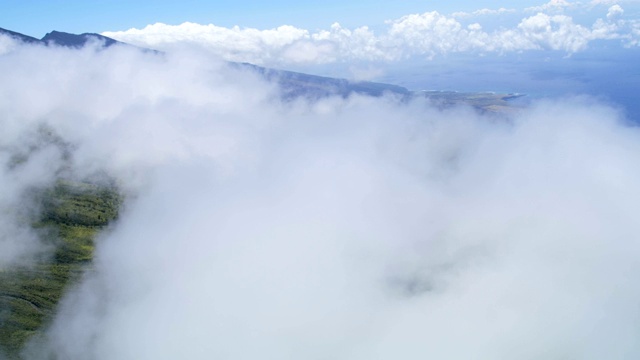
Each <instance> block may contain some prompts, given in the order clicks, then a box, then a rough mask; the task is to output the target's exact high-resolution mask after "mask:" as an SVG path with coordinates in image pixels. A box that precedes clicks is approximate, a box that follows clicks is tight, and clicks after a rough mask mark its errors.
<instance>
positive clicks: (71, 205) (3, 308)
mask: <svg viewBox="0 0 640 360" xmlns="http://www.w3.org/2000/svg"><path fill="white" fill-rule="evenodd" d="M37 199H38V202H40V203H41V204H42V205H43V206H42V212H41V215H40V218H39V219H38V220H37V221H36V222H34V224H33V226H34V228H36V229H37V230H38V231H39V232H40V233H41V234H42V236H43V237H44V240H45V242H47V243H49V244H50V245H52V246H53V247H54V249H55V250H54V252H53V255H52V256H50V257H49V258H48V259H45V260H41V261H39V262H38V263H36V264H32V265H31V266H29V267H25V268H18V269H10V270H4V271H2V270H0V349H1V352H2V353H5V354H7V355H8V356H9V357H12V358H18V355H17V354H18V353H19V350H20V349H21V348H22V346H23V345H24V344H25V343H26V341H28V340H29V338H31V337H32V336H33V335H35V334H38V333H39V332H40V331H42V329H43V328H44V327H45V325H46V323H47V322H48V321H49V320H50V319H51V317H52V315H53V313H54V311H55V307H56V305H57V304H58V302H59V300H60V298H61V297H62V295H63V294H64V291H65V288H67V286H69V285H70V284H71V283H73V281H74V280H76V279H78V277H79V276H80V275H81V274H82V272H83V271H84V269H86V267H87V265H89V264H90V262H91V259H92V257H93V248H94V244H93V239H94V238H95V236H96V234H97V233H98V232H99V231H100V230H101V229H102V228H103V227H104V226H106V225H107V224H108V222H109V221H111V220H113V219H115V217H116V216H117V212H118V207H119V205H120V202H121V199H120V196H119V195H118V193H117V191H116V190H115V189H113V188H110V187H99V186H96V185H91V184H85V183H71V182H64V181H60V182H58V184H57V185H56V186H55V187H54V188H53V189H48V190H45V191H42V192H41V193H40V194H38V195H37ZM0 356H1V355H0Z"/></svg>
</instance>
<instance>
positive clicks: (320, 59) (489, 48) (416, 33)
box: [104, 1, 637, 67]
mask: <svg viewBox="0 0 640 360" xmlns="http://www.w3.org/2000/svg"><path fill="white" fill-rule="evenodd" d="M578 5H579V3H576V2H567V1H552V2H550V3H547V4H545V5H543V6H542V8H541V9H537V10H535V11H539V12H538V13H537V14H535V15H531V16H528V17H525V18H523V19H522V20H521V21H520V22H519V23H518V24H517V26H515V27H511V28H498V29H496V30H492V31H487V30H484V28H485V26H483V23H482V22H479V21H476V22H474V23H472V24H464V23H463V22H461V20H458V18H464V16H462V15H461V14H457V15H455V14H454V16H446V15H443V14H440V13H438V12H426V13H423V14H410V15H406V16H403V17H401V18H398V19H395V20H391V21H388V22H387V26H386V29H384V30H382V31H381V32H378V33H376V32H374V31H373V30H371V29H370V28H368V27H366V26H363V27H359V28H355V29H349V28H345V27H343V26H341V25H340V24H338V23H335V24H333V25H331V27H330V28H329V29H326V30H319V31H317V32H310V31H308V30H305V29H299V28H295V27H293V26H281V27H278V28H274V29H268V30H258V29H252V28H244V29H240V28H238V27H233V28H224V27H218V26H215V25H198V24H194V23H184V24H181V25H175V26H172V25H165V24H161V23H158V24H154V25H149V26H147V27H145V28H144V29H140V30H138V29H130V30H127V31H120V32H106V33H104V35H106V36H109V37H113V38H115V39H118V40H121V41H124V42H129V43H132V44H135V45H140V46H147V47H152V48H158V49H162V50H170V49H172V48H176V47H180V46H192V45H198V46H200V47H202V48H203V49H206V50H207V51H209V52H211V53H213V54H215V55H217V56H219V57H221V58H223V59H226V60H232V61H245V62H251V63H257V64H264V65H268V66H280V67H282V66H285V67H286V66H288V65H291V64H318V63H320V64H324V63H334V62H348V61H397V60H401V59H406V58H409V57H414V56H421V57H427V58H432V57H434V56H439V55H443V54H448V53H457V52H472V53H486V52H497V53H505V52H519V51H526V50H543V49H551V50H558V51H564V52H566V53H568V54H571V53H574V52H577V51H583V50H584V49H586V48H588V46H589V44H590V43H591V42H592V41H593V40H598V39H604V40H607V39H626V40H625V41H626V43H627V44H628V45H629V44H634V43H635V42H637V34H636V33H635V32H634V30H633V29H634V27H633V23H634V21H637V20H633V19H632V20H627V21H626V22H619V20H620V19H621V16H622V14H623V10H622V7H621V6H619V5H613V6H611V7H609V10H608V13H606V17H605V14H603V18H600V19H598V20H596V21H595V22H594V23H591V24H581V23H577V22H576V21H575V20H574V19H573V17H571V16H570V15H567V14H558V13H557V11H553V9H567V8H573V7H577V6H578ZM528 10H531V11H533V9H528ZM511 12H512V10H509V9H505V8H501V9H498V10H488V9H483V10H478V11H476V12H474V13H473V14H471V15H474V16H479V15H489V14H491V15H495V14H500V13H511ZM554 12H555V14H554ZM613 22H616V23H615V24H613ZM489 28H490V27H489Z"/></svg>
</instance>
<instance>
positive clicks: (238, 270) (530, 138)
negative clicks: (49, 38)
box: [0, 44, 640, 360]
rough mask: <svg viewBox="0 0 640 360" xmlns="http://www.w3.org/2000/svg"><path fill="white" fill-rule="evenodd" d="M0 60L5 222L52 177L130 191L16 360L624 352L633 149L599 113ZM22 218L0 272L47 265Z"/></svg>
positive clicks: (111, 52) (142, 61) (70, 54)
mask: <svg viewBox="0 0 640 360" xmlns="http://www.w3.org/2000/svg"><path fill="white" fill-rule="evenodd" d="M10 45H11V46H9V47H7V49H8V50H6V51H5V52H4V53H3V54H2V55H0V68H2V69H10V70H11V71H5V72H3V75H2V81H1V82H0V114H2V115H1V116H0V128H1V129H3V130H2V138H1V141H2V142H1V144H2V147H1V148H0V151H1V154H2V172H1V173H0V185H1V186H2V188H3V189H5V190H4V191H3V192H2V198H1V200H2V201H1V202H0V206H2V209H5V208H6V209H9V210H3V211H9V212H12V213H15V212H16V210H15V208H16V207H17V205H16V204H18V202H17V201H18V200H16V198H18V195H20V194H25V193H28V184H34V185H33V186H36V185H37V186H46V184H50V183H51V182H53V181H54V180H55V178H56V176H59V169H60V167H61V166H63V165H64V166H65V167H66V168H68V169H71V170H68V172H67V173H65V176H72V177H76V178H79V179H81V178H83V177H85V176H89V175H91V174H95V173H96V172H99V171H102V172H105V173H107V174H109V175H110V176H112V177H113V178H115V179H116V182H117V183H118V184H119V186H120V188H121V189H122V191H123V192H124V193H125V194H126V201H125V204H124V206H123V209H122V211H121V213H120V217H119V220H118V221H117V222H115V223H114V224H112V225H111V226H110V227H109V229H108V230H107V231H106V232H104V233H103V234H102V235H101V236H100V238H99V239H98V240H97V250H96V254H95V262H94V263H95V270H93V271H90V272H88V273H87V274H86V276H85V277H84V278H83V279H82V281H81V282H80V283H78V284H76V285H75V286H74V287H73V288H72V289H71V290H70V291H69V292H68V293H67V294H66V296H65V298H64V300H63V302H62V303H61V304H60V306H59V309H58V312H57V314H56V317H55V319H54V321H53V323H52V324H51V326H50V327H49V329H48V330H47V335H46V339H45V340H44V341H42V342H38V343H32V344H29V346H28V347H27V348H26V349H25V356H26V357H27V358H33V359H39V358H58V359H175V358H184V359H255V358H258V357H260V358H267V359H327V358H332V359H349V360H352V359H353V360H356V359H357V360H359V359H425V358H436V359H437V358H444V359H469V358H475V359H509V358H513V359H540V358H545V359H561V358H562V359H565V358H573V359H603V358H607V359H636V358H638V356H640V344H639V343H638V341H637V339H638V336H640V329H639V328H638V325H637V324H638V321H639V320H640V319H639V317H640V308H638V306H637V305H638V301H640V285H637V281H635V280H636V279H635V274H637V273H638V271H639V270H640V262H639V261H638V259H640V243H639V241H638V235H637V234H638V233H640V222H638V221H637V214H638V210H640V209H639V208H640V188H639V187H638V186H637V184H639V183H640V168H639V167H638V164H639V163H640V133H639V131H638V129H637V128H635V127H629V126H628V125H625V124H627V123H628V120H633V119H625V118H624V117H623V115H622V113H621V112H619V111H618V110H616V109H614V108H611V107H609V106H607V105H606V104H599V103H598V102H597V101H596V100H594V98H591V97H586V96H584V97H580V96H576V97H572V98H558V99H552V100H545V101H534V102H532V103H531V104H530V105H529V106H528V107H527V108H525V109H522V110H521V111H519V112H517V113H514V114H511V115H509V116H507V117H506V118H505V117H504V116H503V117H496V116H492V115H482V114H479V113H477V112H476V111H474V110H473V109H471V108H465V107H455V108H449V109H437V108H435V107H433V106H431V105H430V104H429V103H428V102H427V101H419V100H416V101H413V102H410V103H406V102H401V101H399V99H394V98H393V97H391V96H389V97H383V98H368V97H360V96H351V97H349V98H346V99H343V98H326V99H321V100H317V101H308V100H305V99H297V100H293V101H286V102H284V101H282V100H281V98H280V96H279V95H278V92H277V87H276V85H274V84H269V83H266V82H264V81H263V80H261V79H259V78H258V77H257V76H256V75H254V74H252V73H250V72H247V71H242V70H238V69H237V68H231V67H228V66H227V65H225V64H224V63H222V62H219V61H216V60H215V59H211V58H210V57H208V56H207V55H206V54H203V53H199V52H197V51H194V52H189V51H188V50H183V51H182V52H180V53H171V54H166V55H160V54H155V53H142V52H139V51H137V50H136V49H131V48H127V47H119V46H116V47H112V48H109V49H107V50H101V49H99V48H98V47H87V48H85V49H83V50H69V49H60V48H45V47H37V46H16V45H15V44H10ZM636 120H637V119H636ZM43 128H45V129H50V130H49V131H50V132H51V133H54V134H55V136H57V137H59V138H60V139H64V142H65V144H69V145H68V146H66V147H65V149H67V151H69V152H70V154H69V155H68V156H63V155H64V154H62V152H63V151H62V150H61V148H60V146H56V145H55V144H54V145H51V141H47V140H46V139H42V138H41V137H39V136H38V135H37V134H38V133H39V130H38V129H43ZM33 142H35V143H36V144H37V145H38V146H35V147H33V146H32V147H31V148H33V149H36V150H32V152H33V154H34V155H33V156H31V157H29V158H28V159H27V160H26V161H25V162H24V163H21V164H20V165H19V166H17V167H15V166H13V167H12V166H10V165H9V164H10V161H9V160H7V159H9V158H10V156H12V155H11V154H13V153H15V152H16V151H17V150H15V149H20V148H24V147H25V146H27V145H28V144H30V143H33ZM25 144H26V145H25ZM27 148H29V147H27ZM19 220H20V216H18V215H15V216H13V215H12V216H9V217H4V216H3V218H2V222H3V223H2V234H1V237H0V239H1V240H2V241H3V243H2V247H3V249H5V248H8V249H11V250H10V251H9V252H8V253H5V252H4V251H3V254H2V257H0V261H2V262H0V265H2V266H5V267H10V266H17V265H16V264H20V263H24V261H25V260H23V259H25V258H28V257H33V256H35V255H34V254H38V253H40V252H42V251H45V250H46V249H43V248H42V247H40V246H38V241H37V237H35V235H33V234H31V235H26V236H19V235H16V233H17V232H18V233H19V232H21V231H25V232H26V231H27V230H24V229H25V228H26V225H25V224H23V223H20V221H19ZM5 223H6V224H7V225H6V226H5ZM6 229H8V231H7V230H6ZM14 249H15V250H14Z"/></svg>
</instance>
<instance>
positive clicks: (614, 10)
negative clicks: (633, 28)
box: [607, 5, 624, 21]
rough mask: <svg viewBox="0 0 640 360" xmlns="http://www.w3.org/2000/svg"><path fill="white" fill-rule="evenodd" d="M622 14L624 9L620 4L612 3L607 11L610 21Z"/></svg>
mask: <svg viewBox="0 0 640 360" xmlns="http://www.w3.org/2000/svg"><path fill="white" fill-rule="evenodd" d="M622 14H624V9H623V8H622V7H621V6H620V5H613V6H612V7H610V8H609V11H608V12H607V19H608V20H610V21H613V20H617V19H619V18H620V17H621V16H622Z"/></svg>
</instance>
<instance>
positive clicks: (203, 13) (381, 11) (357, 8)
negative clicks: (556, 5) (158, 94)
mask: <svg viewBox="0 0 640 360" xmlns="http://www.w3.org/2000/svg"><path fill="white" fill-rule="evenodd" d="M540 3H541V2H540V1H529V0H526V1H518V3H517V4H516V5H517V6H514V5H513V4H505V2H504V1H496V0H483V1H467V0H450V1H446V2H442V1H418V0H405V1H395V2H390V1H382V0H368V1H357V2H346V1H339V0H327V1H324V2H301V1H291V0H277V1H255V0H252V1H234V2H230V1H202V0H183V1H167V0H156V1H122V0H114V1H76V0H57V1H56V0H52V1H22V0H1V1H0V7H1V8H2V12H0V27H3V28H8V29H11V30H14V31H18V32H22V33H24V34H27V35H31V36H34V37H42V36H43V35H44V34H45V33H46V32H49V31H51V30H59V31H67V32H74V33H80V32H103V31H115V30H126V29H129V28H132V27H137V28H140V27H144V26H145V25H148V24H152V23H156V22H163V23H166V24H180V23H182V22H185V21H191V22H196V23H201V24H209V23H212V24H216V25H219V26H227V27H228V26H234V25H238V26H240V27H255V28H272V27H277V26H279V25H285V24H286V25H294V26H298V27H305V28H308V29H316V28H325V27H327V26H329V25H330V24H332V23H333V22H339V23H341V24H342V25H345V26H349V27H356V26H362V25H368V26H372V27H375V26H377V25H380V24H383V23H384V21H385V20H389V19H394V18H398V17H400V16H403V15H406V14H411V13H423V12H426V11H434V10H435V11H439V12H441V13H452V12H456V11H473V10H477V9H480V8H499V7H516V8H525V7H528V6H533V5H538V4H540Z"/></svg>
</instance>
